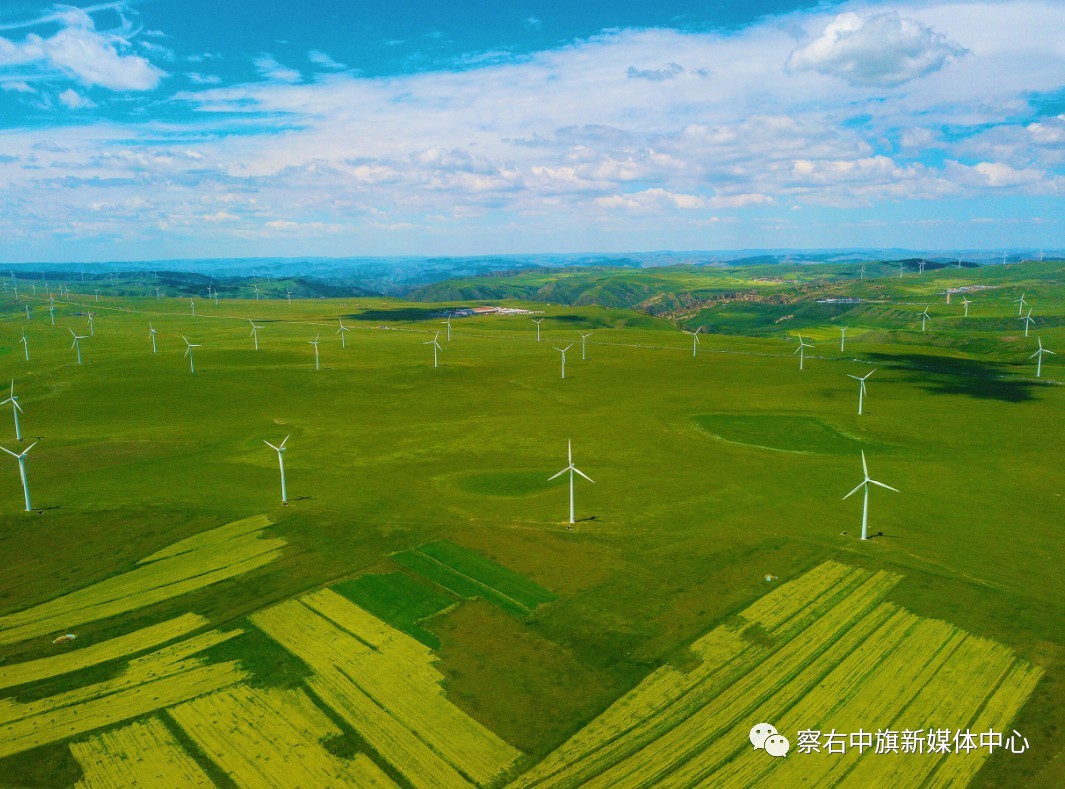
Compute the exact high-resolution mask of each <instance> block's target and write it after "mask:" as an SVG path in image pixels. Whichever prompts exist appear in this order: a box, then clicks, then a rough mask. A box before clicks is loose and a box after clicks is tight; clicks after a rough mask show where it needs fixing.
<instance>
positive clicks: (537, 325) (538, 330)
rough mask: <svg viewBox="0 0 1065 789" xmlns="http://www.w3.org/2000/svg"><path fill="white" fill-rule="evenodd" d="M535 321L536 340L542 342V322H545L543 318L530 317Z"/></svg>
mask: <svg viewBox="0 0 1065 789" xmlns="http://www.w3.org/2000/svg"><path fill="white" fill-rule="evenodd" d="M529 320H531V321H532V322H533V323H535V324H536V341H537V342H540V324H541V323H543V322H544V319H543V318H530V319H529Z"/></svg>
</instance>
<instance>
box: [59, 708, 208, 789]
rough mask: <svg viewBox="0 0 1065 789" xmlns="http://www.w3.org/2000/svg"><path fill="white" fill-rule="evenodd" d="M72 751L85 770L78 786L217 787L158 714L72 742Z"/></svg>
mask: <svg viewBox="0 0 1065 789" xmlns="http://www.w3.org/2000/svg"><path fill="white" fill-rule="evenodd" d="M70 752H71V753H72V754H73V755H74V758H75V759H77V760H78V764H80V765H81V769H82V771H83V772H84V774H85V777H84V778H83V779H82V780H81V781H80V782H79V783H78V784H77V789H124V788H125V787H128V786H166V787H170V788H172V789H200V788H201V787H202V788H203V789H213V787H214V785H215V784H214V782H213V781H212V780H211V779H210V778H209V777H208V776H207V775H206V773H204V772H203V770H202V769H201V768H200V766H199V765H198V764H196V762H195V761H194V760H193V759H192V758H190V757H189V755H188V754H186V753H185V751H184V750H182V748H181V745H179V744H178V742H177V740H175V739H174V736H173V735H172V734H171V733H170V732H169V731H168V730H167V728H166V726H164V725H163V724H162V723H161V722H160V721H159V720H158V718H148V719H147V720H145V721H143V722H135V723H131V724H129V725H128V726H123V727H122V728H120V729H112V730H111V731H106V732H102V733H100V734H96V735H93V736H92V737H90V738H89V739H87V740H83V741H82V742H75V743H71V745H70Z"/></svg>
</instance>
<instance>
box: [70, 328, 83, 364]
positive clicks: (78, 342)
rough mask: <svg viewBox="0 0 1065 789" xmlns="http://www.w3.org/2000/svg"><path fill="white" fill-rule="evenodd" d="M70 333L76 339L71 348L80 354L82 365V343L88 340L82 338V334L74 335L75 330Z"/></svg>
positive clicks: (79, 362) (79, 359)
mask: <svg viewBox="0 0 1065 789" xmlns="http://www.w3.org/2000/svg"><path fill="white" fill-rule="evenodd" d="M69 331H70V333H71V335H73V337H74V342H72V343H71V344H70V347H71V348H73V349H74V350H75V351H77V352H78V364H81V341H82V340H84V339H86V338H85V337H83V336H81V335H80V334H74V330H73V329H70V330H69Z"/></svg>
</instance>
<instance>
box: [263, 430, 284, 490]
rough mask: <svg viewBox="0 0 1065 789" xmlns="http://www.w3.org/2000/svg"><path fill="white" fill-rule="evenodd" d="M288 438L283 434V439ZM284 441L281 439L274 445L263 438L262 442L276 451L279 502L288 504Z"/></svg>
mask: <svg viewBox="0 0 1065 789" xmlns="http://www.w3.org/2000/svg"><path fill="white" fill-rule="evenodd" d="M288 439H289V437H288V436H285V441H288ZM285 441H282V442H281V443H280V444H278V445H277V446H276V447H275V446H274V445H273V444H271V443H270V442H269V441H267V440H266V439H265V438H264V439H263V443H264V444H266V446H268V447H270V449H272V450H274V451H275V452H277V465H279V466H280V467H281V503H282V504H288V492H287V491H286V490H285Z"/></svg>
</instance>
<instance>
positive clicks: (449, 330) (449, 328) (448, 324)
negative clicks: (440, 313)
mask: <svg viewBox="0 0 1065 789" xmlns="http://www.w3.org/2000/svg"><path fill="white" fill-rule="evenodd" d="M440 322H441V323H442V324H444V325H445V326H447V341H448V342H451V316H450V315H448V316H447V320H446V321H440Z"/></svg>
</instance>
